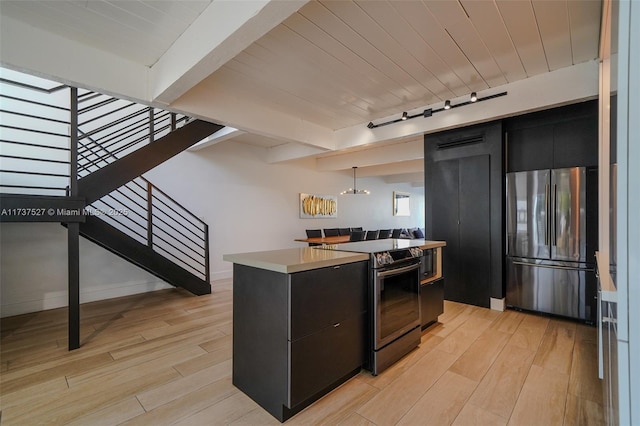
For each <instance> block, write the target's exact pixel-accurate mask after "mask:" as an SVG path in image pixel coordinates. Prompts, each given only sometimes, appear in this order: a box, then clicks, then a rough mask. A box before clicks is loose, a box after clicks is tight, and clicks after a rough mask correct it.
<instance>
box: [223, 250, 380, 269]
mask: <svg viewBox="0 0 640 426" xmlns="http://www.w3.org/2000/svg"><path fill="white" fill-rule="evenodd" d="M222 259H223V260H226V261H227V262H233V263H237V264H240V265H245V266H252V267H254V268H260V269H266V270H269V271H274V272H282V273H284V274H291V273H294V272H302V271H308V270H311V269H318V268H325V267H328V266H337V265H344V264H345V263H353V262H360V261H363V260H369V255H367V254H365V253H350V252H345V251H332V250H321V249H317V248H314V247H303V248H292V249H282V250H269V251H257V252H251V253H235V254H225V255H223V256H222Z"/></svg>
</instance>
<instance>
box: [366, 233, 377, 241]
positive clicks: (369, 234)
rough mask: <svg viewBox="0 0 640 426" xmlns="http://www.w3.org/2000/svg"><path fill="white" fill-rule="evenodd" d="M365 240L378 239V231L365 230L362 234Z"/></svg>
mask: <svg viewBox="0 0 640 426" xmlns="http://www.w3.org/2000/svg"><path fill="white" fill-rule="evenodd" d="M364 239H365V240H376V239H378V231H367V233H366V234H365V236H364Z"/></svg>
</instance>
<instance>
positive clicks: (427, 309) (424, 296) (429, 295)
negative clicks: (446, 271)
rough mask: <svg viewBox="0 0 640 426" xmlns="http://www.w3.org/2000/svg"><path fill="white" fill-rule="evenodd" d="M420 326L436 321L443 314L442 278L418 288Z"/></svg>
mask: <svg viewBox="0 0 640 426" xmlns="http://www.w3.org/2000/svg"><path fill="white" fill-rule="evenodd" d="M420 303H421V306H420V308H421V309H420V315H422V326H426V325H428V324H431V323H433V322H435V321H438V315H441V314H442V313H443V312H444V278H440V279H439V280H436V281H432V282H430V283H428V284H424V285H422V286H420Z"/></svg>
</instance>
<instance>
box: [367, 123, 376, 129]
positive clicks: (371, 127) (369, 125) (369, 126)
mask: <svg viewBox="0 0 640 426" xmlns="http://www.w3.org/2000/svg"><path fill="white" fill-rule="evenodd" d="M367 127H368V128H370V129H373V128H374V127H375V126H374V125H373V123H372V122H371V121H370V122H369V124H367Z"/></svg>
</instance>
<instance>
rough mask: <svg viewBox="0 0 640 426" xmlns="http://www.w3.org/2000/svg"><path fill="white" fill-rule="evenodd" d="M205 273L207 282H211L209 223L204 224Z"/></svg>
mask: <svg viewBox="0 0 640 426" xmlns="http://www.w3.org/2000/svg"><path fill="white" fill-rule="evenodd" d="M204 269H205V271H204V275H205V280H206V281H207V284H211V272H210V271H209V225H207V224H206V223H205V224H204Z"/></svg>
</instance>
